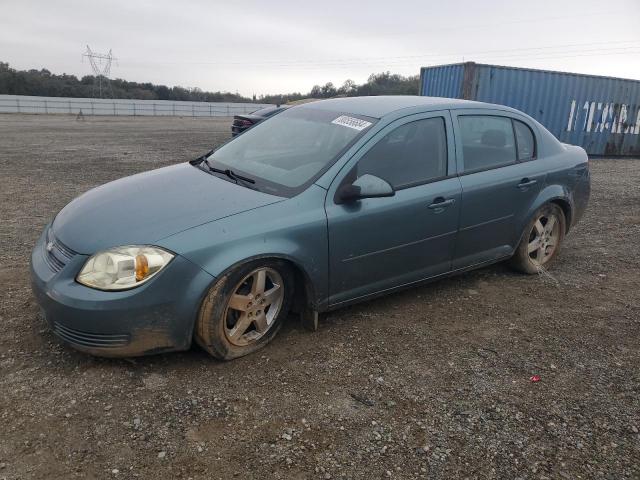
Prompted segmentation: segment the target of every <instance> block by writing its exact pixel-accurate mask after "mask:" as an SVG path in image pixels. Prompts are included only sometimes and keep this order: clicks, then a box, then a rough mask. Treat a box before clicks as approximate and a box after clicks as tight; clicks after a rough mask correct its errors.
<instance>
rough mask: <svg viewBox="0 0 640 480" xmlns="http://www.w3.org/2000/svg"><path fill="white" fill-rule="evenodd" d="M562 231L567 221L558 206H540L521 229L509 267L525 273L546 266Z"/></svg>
mask: <svg viewBox="0 0 640 480" xmlns="http://www.w3.org/2000/svg"><path fill="white" fill-rule="evenodd" d="M566 230H567V220H566V218H565V216H564V212H563V211H562V209H561V208H560V207H559V206H558V205H556V204H554V203H548V204H546V205H543V206H542V207H540V208H539V209H538V210H537V211H536V213H535V214H534V215H533V218H532V219H531V221H530V222H529V224H528V225H527V227H526V228H525V231H524V233H523V235H522V240H521V241H520V244H519V245H518V248H516V251H515V253H514V255H513V257H512V258H511V266H513V267H514V268H515V269H516V270H518V271H520V272H523V273H528V274H534V273H540V271H542V270H545V269H547V268H548V267H549V266H550V265H551V263H552V262H553V261H554V260H555V258H556V256H557V255H558V252H559V251H560V246H561V245H562V241H563V240H564V235H565V232H566Z"/></svg>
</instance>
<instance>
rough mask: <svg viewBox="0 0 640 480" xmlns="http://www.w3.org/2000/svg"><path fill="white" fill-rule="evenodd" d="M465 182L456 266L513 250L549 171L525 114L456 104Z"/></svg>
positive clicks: (462, 172)
mask: <svg viewBox="0 0 640 480" xmlns="http://www.w3.org/2000/svg"><path fill="white" fill-rule="evenodd" d="M452 114H453V122H454V126H455V129H456V150H457V153H458V162H459V163H458V170H459V172H460V182H461V184H462V206H461V212H460V227H459V232H458V237H457V241H456V248H455V257H454V259H453V268H454V269H458V268H464V267H467V266H471V265H475V264H479V263H483V262H487V261H492V260H496V259H498V258H502V257H506V256H508V255H510V254H511V253H512V252H513V249H514V248H515V247H516V244H517V242H518V240H519V238H520V234H521V232H520V231H518V228H519V225H520V224H521V222H520V221H519V219H520V218H521V217H522V216H523V215H525V214H526V213H527V212H528V210H529V207H530V206H531V204H532V203H533V201H534V200H535V198H536V196H537V194H538V192H539V191H540V188H541V187H542V185H543V184H544V180H545V176H546V174H545V171H544V169H542V168H541V166H540V165H539V164H538V162H536V161H535V157H536V143H535V136H534V133H533V130H532V128H531V127H530V126H529V125H528V124H527V123H526V119H524V118H522V119H516V118H513V117H512V116H509V115H508V114H507V113H506V112H501V111H499V110H498V111H491V110H484V109H483V110H454V111H453V112H452Z"/></svg>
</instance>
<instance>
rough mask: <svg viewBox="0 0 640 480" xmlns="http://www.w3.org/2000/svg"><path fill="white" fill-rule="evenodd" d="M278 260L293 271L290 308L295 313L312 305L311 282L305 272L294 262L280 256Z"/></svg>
mask: <svg viewBox="0 0 640 480" xmlns="http://www.w3.org/2000/svg"><path fill="white" fill-rule="evenodd" d="M279 260H282V261H284V262H285V263H286V264H287V265H289V267H290V268H291V270H292V271H293V275H294V289H293V302H292V309H293V311H294V312H296V313H301V312H302V311H303V310H304V308H305V307H307V306H312V305H313V303H314V293H313V284H312V283H311V280H310V279H309V277H308V276H307V274H306V272H305V271H304V270H303V269H302V268H301V267H300V266H299V265H297V264H296V263H295V262H292V261H291V260H289V259H282V258H280V259H279Z"/></svg>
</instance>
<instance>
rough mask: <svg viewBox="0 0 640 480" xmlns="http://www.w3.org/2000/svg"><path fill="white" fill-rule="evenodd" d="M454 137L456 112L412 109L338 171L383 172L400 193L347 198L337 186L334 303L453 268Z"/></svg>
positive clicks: (332, 232) (332, 229) (332, 212)
mask: <svg viewBox="0 0 640 480" xmlns="http://www.w3.org/2000/svg"><path fill="white" fill-rule="evenodd" d="M451 137H452V135H451V120H450V116H449V114H448V112H440V113H431V114H421V115H414V116H411V117H405V118H404V119H401V120H398V121H397V122H394V123H393V124H391V125H389V126H388V127H386V128H385V129H383V130H382V131H381V132H380V133H379V134H378V135H376V137H374V138H373V139H372V140H371V141H370V142H369V144H368V145H367V146H365V148H364V149H363V150H364V153H359V154H358V156H357V158H356V159H352V160H355V161H352V162H351V164H350V166H348V167H347V168H346V170H347V171H348V173H347V174H346V175H344V178H342V179H340V178H337V179H336V182H338V183H342V182H353V181H354V180H355V179H357V178H358V177H360V176H362V175H364V174H371V175H375V176H377V177H380V178H382V179H384V180H386V181H387V182H389V183H390V184H391V185H392V186H393V187H394V189H395V195H394V196H392V197H383V198H367V199H360V200H356V201H353V202H349V203H344V204H339V203H336V202H335V201H334V198H333V196H332V195H331V192H332V191H335V188H332V189H330V194H329V195H328V197H327V202H326V212H327V218H328V229H329V258H330V260H329V263H330V265H329V267H330V268H329V276H330V286H329V288H330V299H329V303H330V304H331V305H338V304H340V303H345V302H347V301H349V300H354V299H357V298H361V297H365V296H367V295H370V294H374V293H377V292H381V291H384V290H387V289H391V288H394V287H397V286H400V285H405V284H409V283H412V282H415V281H418V280H421V279H424V278H428V277H432V276H435V275H439V274H442V273H446V272H448V271H449V270H450V268H451V260H452V256H453V249H454V243H455V237H456V231H457V226H458V217H459V210H460V195H461V187H460V181H459V179H458V178H457V177H456V176H455V175H453V173H454V172H455V166H454V165H453V163H454V154H453V152H454V150H453V145H452V144H451V143H449V142H448V141H447V139H448V138H451ZM334 183H335V182H334ZM332 187H335V185H332Z"/></svg>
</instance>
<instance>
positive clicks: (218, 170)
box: [200, 156, 256, 183]
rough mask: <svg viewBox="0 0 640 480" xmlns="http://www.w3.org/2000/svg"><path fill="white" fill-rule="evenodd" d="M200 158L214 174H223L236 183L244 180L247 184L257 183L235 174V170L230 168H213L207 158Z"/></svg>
mask: <svg viewBox="0 0 640 480" xmlns="http://www.w3.org/2000/svg"><path fill="white" fill-rule="evenodd" d="M200 158H202V162H203V163H204V164H205V165H206V166H207V168H208V169H209V170H210V171H212V172H214V173H221V174H222V175H226V176H227V177H229V178H230V179H231V180H234V181H235V182H238V180H242V181H243V182H247V183H256V181H255V180H254V179H253V178H249V177H245V176H244V175H239V174H237V173H235V172H234V171H233V170H231V169H230V168H227V169H224V170H223V169H221V168H216V167H213V166H211V164H210V163H209V160H208V159H207V157H206V156H202V157H200Z"/></svg>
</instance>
